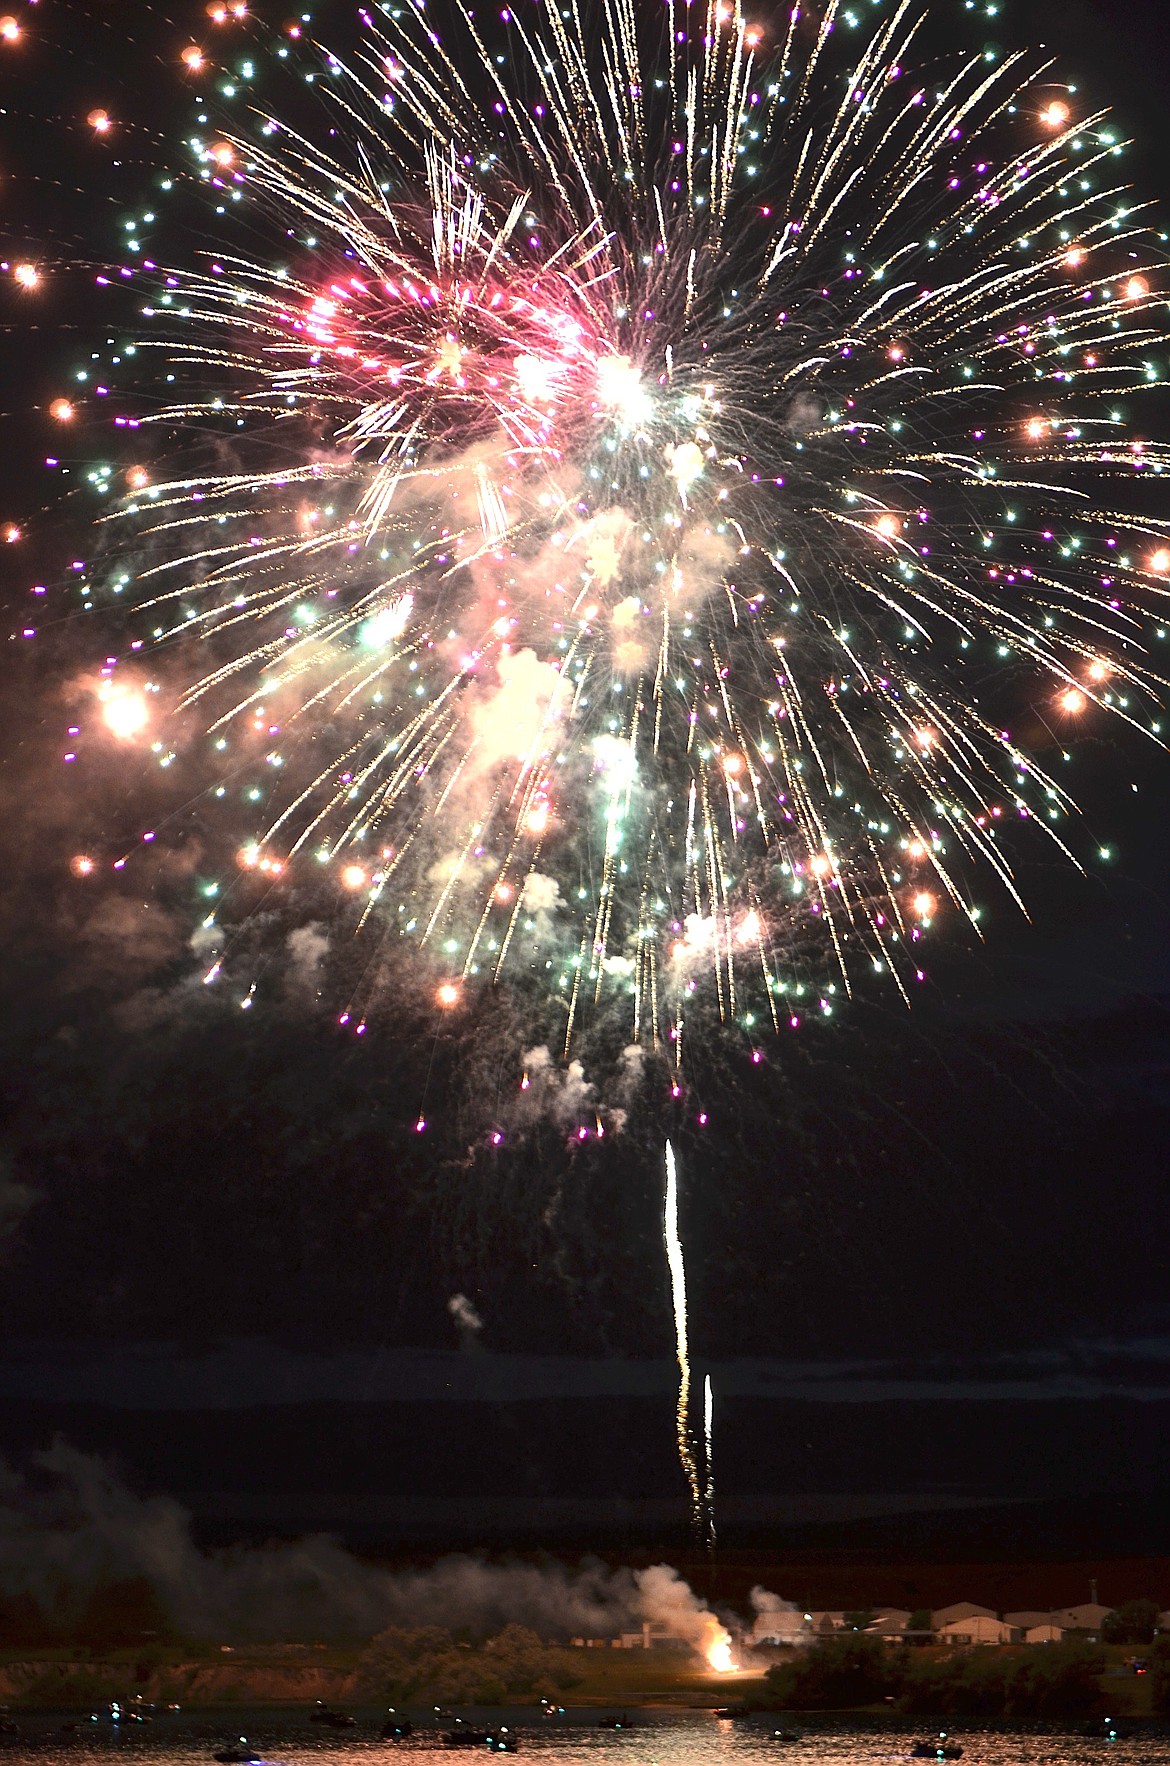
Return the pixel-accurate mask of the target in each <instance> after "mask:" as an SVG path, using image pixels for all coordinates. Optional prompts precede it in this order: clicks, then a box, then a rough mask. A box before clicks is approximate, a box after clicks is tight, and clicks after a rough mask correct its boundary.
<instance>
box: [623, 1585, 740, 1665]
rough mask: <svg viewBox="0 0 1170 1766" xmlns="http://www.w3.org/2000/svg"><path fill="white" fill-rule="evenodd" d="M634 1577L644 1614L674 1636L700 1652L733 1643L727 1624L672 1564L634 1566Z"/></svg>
mask: <svg viewBox="0 0 1170 1766" xmlns="http://www.w3.org/2000/svg"><path fill="white" fill-rule="evenodd" d="M634 1581H635V1583H636V1585H637V1589H638V1601H639V1604H640V1606H641V1609H642V1612H643V1614H644V1616H645V1617H646V1618H647V1619H650V1620H653V1621H657V1622H658V1623H659V1624H661V1625H665V1626H666V1628H667V1630H668V1631H669V1632H670V1633H671V1634H672V1635H673V1636H675V1637H684V1638H685V1639H686V1641H687V1642H688V1643H689V1644H690V1645H691V1646H692V1647H693V1648H694V1649H696V1650H698V1652H699V1654H700V1655H703V1656H705V1655H706V1654H707V1652H708V1651H709V1650H710V1649H712V1647H714V1646H716V1645H721V1644H722V1645H728V1644H730V1641H731V1637H730V1633H729V1632H728V1630H727V1628H726V1626H725V1625H724V1624H723V1623H722V1621H721V1620H719V1619H717V1618H716V1616H715V1614H714V1613H713V1612H712V1611H711V1609H710V1607H707V1606H704V1604H703V1602H702V1601H701V1600H700V1599H699V1597H698V1595H697V1594H696V1593H695V1592H694V1590H693V1589H692V1588H691V1586H690V1584H689V1583H687V1582H684V1581H683V1579H682V1577H681V1576H680V1575H679V1573H678V1571H677V1570H675V1569H672V1568H671V1566H670V1565H669V1564H651V1565H650V1567H649V1569H646V1570H635V1571H634Z"/></svg>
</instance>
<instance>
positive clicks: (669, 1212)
mask: <svg viewBox="0 0 1170 1766" xmlns="http://www.w3.org/2000/svg"><path fill="white" fill-rule="evenodd" d="M662 1235H663V1238H664V1239H665V1240H666V1264H667V1268H668V1269H669V1270H670V1295H671V1303H672V1305H673V1308H674V1340H675V1349H676V1354H677V1357H678V1402H677V1404H676V1406H675V1432H676V1435H677V1438H678V1457H679V1461H680V1463H681V1465H682V1469H683V1473H684V1475H685V1477H686V1480H687V1488H688V1490H689V1491H690V1497H691V1526H692V1528H693V1529H694V1532H695V1535H696V1537H697V1538H701V1537H702V1535H703V1513H704V1503H703V1490H702V1486H701V1484H700V1482H699V1468H698V1466H697V1464H696V1463H695V1452H694V1446H693V1444H692V1441H691V1355H690V1348H689V1346H688V1343H687V1271H686V1264H685V1263H684V1261H683V1248H682V1238H681V1236H680V1234H679V1229H678V1169H677V1167H676V1165H675V1160H674V1148H673V1147H672V1146H671V1144H670V1142H669V1141H667V1143H666V1199H665V1203H664V1205H663V1210H662Z"/></svg>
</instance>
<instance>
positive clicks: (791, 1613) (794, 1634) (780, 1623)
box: [748, 1607, 813, 1644]
mask: <svg viewBox="0 0 1170 1766" xmlns="http://www.w3.org/2000/svg"><path fill="white" fill-rule="evenodd" d="M812 1635H813V1616H812V1614H811V1613H802V1612H801V1611H800V1610H799V1609H798V1608H797V1607H776V1608H773V1609H770V1610H769V1611H768V1612H765V1613H757V1615H756V1622H755V1624H754V1625H753V1626H752V1628H751V1631H750V1633H749V1635H748V1642H749V1643H753V1644H756V1643H778V1644H785V1643H807V1642H808V1641H809V1639H810V1638H811V1637H812Z"/></svg>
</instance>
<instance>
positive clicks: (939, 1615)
mask: <svg viewBox="0 0 1170 1766" xmlns="http://www.w3.org/2000/svg"><path fill="white" fill-rule="evenodd" d="M998 1617H999V1615H998V1613H993V1612H992V1610H991V1608H990V1607H977V1606H976V1605H975V1603H974V1601H970V1600H960V1601H956V1602H955V1604H954V1606H950V1607H939V1609H938V1611H937V1612H934V1613H932V1614H931V1615H930V1622H931V1625H932V1626H933V1627H934V1629H935V1630H936V1631H945V1629H946V1627H947V1626H948V1625H951V1624H954V1622H955V1621H956V1620H958V1619H997V1618H998ZM1045 1617H1047V1615H1045Z"/></svg>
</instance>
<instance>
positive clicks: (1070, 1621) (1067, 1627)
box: [1048, 1600, 1113, 1638]
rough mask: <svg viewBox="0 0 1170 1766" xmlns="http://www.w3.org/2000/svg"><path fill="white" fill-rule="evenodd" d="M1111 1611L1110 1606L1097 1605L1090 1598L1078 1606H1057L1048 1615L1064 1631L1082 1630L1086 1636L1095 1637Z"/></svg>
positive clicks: (1098, 1635) (1098, 1634) (1099, 1633)
mask: <svg viewBox="0 0 1170 1766" xmlns="http://www.w3.org/2000/svg"><path fill="white" fill-rule="evenodd" d="M1112 1611H1113V1608H1112V1607H1103V1606H1099V1605H1098V1603H1097V1602H1096V1601H1092V1600H1090V1601H1086V1602H1085V1603H1084V1605H1083V1606H1079V1607H1058V1608H1057V1610H1056V1611H1055V1612H1053V1613H1050V1614H1049V1615H1048V1617H1049V1618H1050V1619H1051V1621H1052V1623H1053V1624H1054V1625H1059V1626H1060V1627H1061V1629H1062V1630H1064V1631H1083V1632H1085V1633H1086V1634H1087V1635H1088V1636H1090V1637H1093V1638H1097V1637H1100V1635H1101V1627H1102V1625H1103V1624H1104V1623H1105V1621H1106V1619H1107V1618H1108V1617H1109V1615H1110V1613H1111V1612H1112Z"/></svg>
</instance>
